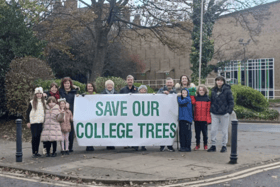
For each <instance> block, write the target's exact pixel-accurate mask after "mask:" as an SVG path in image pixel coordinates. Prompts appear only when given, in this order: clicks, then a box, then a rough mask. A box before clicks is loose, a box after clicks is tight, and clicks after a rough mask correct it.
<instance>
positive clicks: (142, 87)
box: [138, 85, 148, 91]
mask: <svg viewBox="0 0 280 187" xmlns="http://www.w3.org/2000/svg"><path fill="white" fill-rule="evenodd" d="M141 89H145V90H146V91H147V90H148V88H147V86H146V85H141V86H139V88H138V90H141Z"/></svg>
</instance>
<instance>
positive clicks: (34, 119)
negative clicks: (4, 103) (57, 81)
mask: <svg viewBox="0 0 280 187" xmlns="http://www.w3.org/2000/svg"><path fill="white" fill-rule="evenodd" d="M45 109H46V103H45V100H44V98H43V88H42V87H38V88H36V89H35V92H34V98H33V100H31V101H30V104H29V106H28V109H27V111H26V114H27V115H26V122H27V127H28V128H31V135H32V154H33V155H32V157H33V158H37V157H41V155H40V154H38V152H39V145H40V136H41V132H42V126H43V122H44V118H45Z"/></svg>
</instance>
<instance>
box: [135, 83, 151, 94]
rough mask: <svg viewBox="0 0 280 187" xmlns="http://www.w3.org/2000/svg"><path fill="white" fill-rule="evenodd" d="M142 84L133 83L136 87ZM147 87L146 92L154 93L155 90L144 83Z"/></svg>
mask: <svg viewBox="0 0 280 187" xmlns="http://www.w3.org/2000/svg"><path fill="white" fill-rule="evenodd" d="M141 85H142V84H141V83H134V86H136V87H138V88H139V86H141ZM146 86H147V88H148V93H154V92H155V91H154V90H153V89H152V88H151V87H150V86H148V85H146Z"/></svg>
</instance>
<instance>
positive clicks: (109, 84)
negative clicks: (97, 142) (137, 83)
mask: <svg viewBox="0 0 280 187" xmlns="http://www.w3.org/2000/svg"><path fill="white" fill-rule="evenodd" d="M114 87H115V83H114V82H113V81H112V80H107V81H106V82H105V90H103V92H101V94H118V92H116V90H115V89H114ZM107 149H108V150H114V149H115V147H114V146H107Z"/></svg>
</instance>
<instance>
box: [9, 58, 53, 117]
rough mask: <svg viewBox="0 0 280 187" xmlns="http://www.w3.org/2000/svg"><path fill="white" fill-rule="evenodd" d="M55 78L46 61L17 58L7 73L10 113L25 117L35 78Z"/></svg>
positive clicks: (34, 86)
mask: <svg viewBox="0 0 280 187" xmlns="http://www.w3.org/2000/svg"><path fill="white" fill-rule="evenodd" d="M38 78H40V79H42V80H46V79H53V78H54V75H53V72H52V70H51V68H50V67H49V66H48V65H47V64H46V62H44V61H42V60H40V59H37V58H34V57H24V58H16V59H14V60H13V61H12V62H11V64H10V70H9V71H8V72H7V74H6V93H7V94H6V98H7V110H8V111H9V114H10V115H17V116H23V117H25V112H26V110H27V107H28V104H29V102H30V100H31V99H32V97H33V93H34V89H35V88H36V86H37V85H36V84H34V81H35V79H38Z"/></svg>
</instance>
